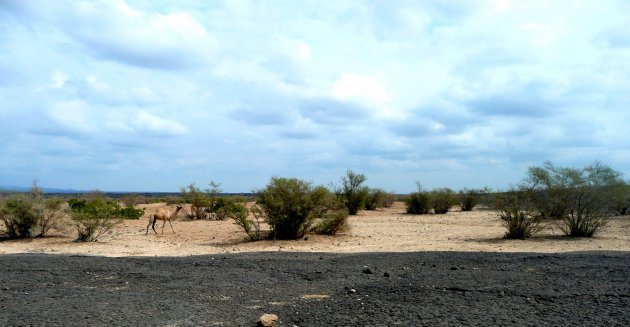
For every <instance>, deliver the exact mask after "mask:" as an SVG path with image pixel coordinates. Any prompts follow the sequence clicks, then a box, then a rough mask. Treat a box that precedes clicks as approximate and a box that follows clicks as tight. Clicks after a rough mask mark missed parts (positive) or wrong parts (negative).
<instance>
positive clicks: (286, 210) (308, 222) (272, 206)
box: [242, 177, 347, 239]
mask: <svg viewBox="0 0 630 327" xmlns="http://www.w3.org/2000/svg"><path fill="white" fill-rule="evenodd" d="M340 207H341V204H340V203H339V202H338V201H337V200H336V198H335V196H333V194H331V193H330V191H328V189H326V188H325V187H322V186H320V187H313V186H312V185H311V184H310V183H308V182H305V181H303V180H300V179H296V178H280V177H274V178H272V179H271V181H270V182H269V184H268V185H267V187H265V188H264V189H262V190H258V191H256V205H255V206H254V207H253V208H252V213H253V215H254V217H255V218H256V219H257V220H263V221H264V222H266V223H267V224H268V225H269V226H270V228H271V232H270V235H269V236H270V237H271V238H276V239H298V238H301V237H302V236H304V235H305V234H306V233H307V232H310V231H314V232H321V233H328V234H332V233H335V232H336V231H339V230H343V228H344V227H345V224H346V219H345V218H346V217H343V214H342V213H338V212H343V213H345V216H347V212H346V211H345V209H340ZM333 218H334V219H333ZM317 222H318V223H317ZM320 224H328V226H327V227H324V226H321V227H320ZM243 225H244V224H243ZM313 226H315V227H313ZM242 227H243V226H242Z"/></svg>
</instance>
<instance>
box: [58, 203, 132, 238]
mask: <svg viewBox="0 0 630 327" xmlns="http://www.w3.org/2000/svg"><path fill="white" fill-rule="evenodd" d="M70 215H71V218H72V220H73V221H74V222H75V226H76V228H77V234H78V236H77V241H81V242H86V241H96V240H97V239H98V238H99V237H100V236H101V235H103V234H105V233H107V232H109V231H110V230H111V229H112V228H114V226H116V224H118V223H120V222H121V221H122V215H121V208H120V206H119V205H118V203H116V202H114V201H105V200H102V199H95V200H91V201H89V202H88V201H85V200H79V201H74V205H71V210H70Z"/></svg>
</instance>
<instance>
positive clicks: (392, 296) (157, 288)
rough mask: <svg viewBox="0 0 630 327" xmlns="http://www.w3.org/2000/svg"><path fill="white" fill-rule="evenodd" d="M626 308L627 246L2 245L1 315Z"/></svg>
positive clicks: (151, 316) (493, 314)
mask: <svg viewBox="0 0 630 327" xmlns="http://www.w3.org/2000/svg"><path fill="white" fill-rule="evenodd" d="M387 275H388V276H387ZM353 290H354V291H353ZM355 291H356V292H355ZM628 308H630V253H629V252H588V253H563V254H532V253H518V254H510V253H478V252H465V253H464V252H416V253H378V254H330V253H326V254H324V253H286V252H275V253H237V254H217V255H209V256H188V257H157V258H146V257H134V258H129V257H126V258H105V257H93V256H69V255H46V254H15V255H2V256H0V313H1V315H0V325H2V326H20V325H37V326H39V325H64V326H71V325H77V326H79V325H80V326H86V325H94V326H99V325H100V326H110V325H117V326H118V325H123V326H125V325H126V326H141V325H142V326H199V325H220V326H254V325H255V321H256V319H257V318H258V317H259V316H260V315H261V314H263V313H266V312H268V313H275V314H277V315H278V316H279V317H280V324H279V325H280V326H294V325H297V326H392V325H398V324H400V325H406V326H417V325H427V326H439V325H444V326H446V325H484V326H488V325H530V326H541V325H556V326H559V325H565V326H566V325H606V326H629V325H630V310H628Z"/></svg>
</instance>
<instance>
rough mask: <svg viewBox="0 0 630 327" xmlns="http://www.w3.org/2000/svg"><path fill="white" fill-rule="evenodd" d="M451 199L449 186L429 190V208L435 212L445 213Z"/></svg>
mask: <svg viewBox="0 0 630 327" xmlns="http://www.w3.org/2000/svg"><path fill="white" fill-rule="evenodd" d="M453 201H454V197H453V190H451V189H450V188H446V187H445V188H440V189H436V190H434V191H433V192H431V208H433V212H435V213H437V214H445V213H447V212H448V211H449V209H450V208H451V205H452V204H453Z"/></svg>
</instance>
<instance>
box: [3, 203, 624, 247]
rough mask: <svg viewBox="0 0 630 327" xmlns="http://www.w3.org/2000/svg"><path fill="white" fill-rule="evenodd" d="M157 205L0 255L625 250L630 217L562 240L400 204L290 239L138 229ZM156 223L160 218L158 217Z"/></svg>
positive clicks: (23, 243) (220, 224)
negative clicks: (88, 233) (340, 228)
mask: <svg viewBox="0 0 630 327" xmlns="http://www.w3.org/2000/svg"><path fill="white" fill-rule="evenodd" d="M161 206H164V205H163V204H151V205H143V206H141V207H145V208H146V212H145V215H144V216H143V217H142V218H141V219H139V220H125V221H124V222H123V223H121V224H120V225H118V226H117V227H116V228H115V229H114V230H112V231H111V232H110V233H109V234H106V235H104V236H101V237H100V238H99V241H98V242H87V243H80V242H74V239H75V238H76V231H75V230H74V229H73V226H72V225H70V224H69V223H68V224H67V225H66V226H65V227H63V228H60V230H58V231H53V233H51V236H48V237H44V238H35V239H26V240H8V241H3V242H0V254H9V253H65V254H88V255H100V256H110V257H122V256H187V255H202V254H215V253H238V252H257V251H291V252H331V253H355V252H412V251H464V252H472V251H476V252H540V253H560V252H572V251H630V216H620V217H614V218H612V219H611V221H610V222H609V224H608V225H606V227H605V228H604V229H603V230H602V232H601V233H599V234H598V235H597V236H596V237H594V238H568V237H564V236H562V232H561V231H560V229H559V228H558V227H557V226H555V225H554V224H553V223H550V224H549V226H548V228H546V229H545V230H544V231H543V232H542V233H540V234H539V235H538V236H536V237H535V238H532V239H528V240H505V239H503V238H502V236H503V234H504V232H505V229H504V228H503V226H502V225H501V221H500V220H499V219H498V217H497V215H496V214H495V213H494V212H492V211H489V210H483V209H475V210H473V211H472V212H461V211H457V210H455V211H452V212H449V213H448V214H446V215H433V214H430V215H421V216H416V215H407V214H405V208H404V204H403V203H396V204H395V205H394V206H393V207H392V208H388V209H383V210H377V211H362V212H360V213H359V215H357V216H352V217H350V218H349V225H350V229H349V230H348V231H347V232H345V233H343V234H342V235H337V236H320V235H308V237H307V238H305V239H302V240H296V241H259V242H249V241H248V240H247V239H246V237H245V234H244V232H243V231H242V230H240V228H239V227H238V226H236V225H235V224H234V223H233V222H232V221H230V220H228V221H208V220H203V221H187V220H184V219H183V217H182V215H181V213H180V215H179V219H177V220H176V221H174V222H173V226H174V229H175V232H176V233H173V232H172V231H171V229H170V227H169V226H168V224H167V225H166V227H165V228H164V233H163V234H162V233H161V226H157V227H156V229H157V230H158V233H159V234H158V235H155V234H154V233H153V232H152V231H151V232H150V234H149V235H145V231H146V226H147V222H148V217H149V215H150V214H151V213H152V212H154V211H155V210H156V209H157V208H159V207H161ZM158 223H160V224H161V222H158Z"/></svg>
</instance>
